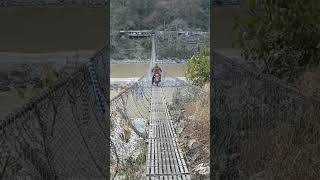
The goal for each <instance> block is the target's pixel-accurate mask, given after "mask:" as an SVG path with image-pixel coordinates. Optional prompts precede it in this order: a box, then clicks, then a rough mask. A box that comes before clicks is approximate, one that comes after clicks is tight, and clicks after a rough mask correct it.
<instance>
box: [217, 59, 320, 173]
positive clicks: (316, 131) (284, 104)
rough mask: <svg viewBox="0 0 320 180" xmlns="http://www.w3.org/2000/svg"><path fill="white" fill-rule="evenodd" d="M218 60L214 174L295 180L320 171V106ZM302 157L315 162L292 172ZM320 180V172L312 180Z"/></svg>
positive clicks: (270, 80)
mask: <svg viewBox="0 0 320 180" xmlns="http://www.w3.org/2000/svg"><path fill="white" fill-rule="evenodd" d="M214 56H215V58H214V64H213V68H214V72H213V73H214V75H213V80H214V81H213V85H214V90H213V92H214V93H213V94H212V96H214V101H213V102H212V106H213V107H214V108H213V112H212V117H211V118H212V123H213V126H214V129H213V130H212V131H213V133H214V136H213V137H212V139H213V140H212V145H213V150H214V159H215V160H214V161H212V163H214V164H213V165H212V167H215V169H214V171H213V172H215V173H216V174H220V175H221V176H222V177H225V178H227V179H249V178H250V177H251V176H252V175H254V174H256V173H259V172H261V171H269V170H274V171H276V170H277V169H278V171H277V172H279V171H280V172H281V173H276V172H273V173H274V175H275V179H283V178H284V177H286V178H288V176H290V177H291V178H289V179H294V178H297V177H300V178H301V177H302V176H301V173H300V175H299V172H302V171H303V170H302V169H306V168H309V169H308V170H306V171H305V172H307V171H311V170H312V169H313V168H314V167H319V165H318V164H317V162H319V160H320V157H319V155H316V156H313V155H311V154H319V151H318V150H317V148H316V147H319V143H316V139H319V138H320V128H319V127H320V126H319V125H320V124H319V121H318V120H319V119H320V101H319V100H317V99H314V98H308V97H305V96H304V95H303V94H302V93H300V92H299V91H298V90H297V89H294V88H292V87H290V86H288V85H286V84H285V83H283V82H281V81H279V80H275V79H274V78H271V77H268V76H266V75H261V74H258V73H255V72H253V71H251V70H249V69H247V68H246V67H245V66H243V65H241V64H240V63H237V62H235V61H233V60H231V59H229V58H227V57H224V56H222V55H220V54H214ZM304 138H305V139H304ZM303 139H304V140H303ZM277 144H278V145H277ZM297 152H304V153H303V154H304V158H306V157H310V158H313V159H314V160H313V161H311V162H310V163H303V161H299V162H297V163H296V164H295V166H291V164H290V163H289V161H290V160H289V159H292V158H294V157H295V156H297ZM305 153H309V154H308V155H307V154H305ZM301 156H302V155H301ZM280 159H282V160H280ZM297 161H298V160H297ZM280 162H281V163H283V167H286V168H283V167H281V165H280V164H279V163H280ZM285 163H287V164H285ZM289 172H290V173H289ZM293 172H297V174H294V173H293ZM285 173H287V175H286V176H282V175H284V174H285ZM289 174H290V175H289ZM319 175H320V174H319V171H315V172H313V173H312V175H310V176H309V178H311V179H312V178H314V177H319ZM300 178H298V179H300Z"/></svg>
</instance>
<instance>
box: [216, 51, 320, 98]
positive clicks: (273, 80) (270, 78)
mask: <svg viewBox="0 0 320 180" xmlns="http://www.w3.org/2000/svg"><path fill="white" fill-rule="evenodd" d="M213 53H214V54H218V55H220V56H222V57H224V62H227V63H229V64H233V65H236V66H239V67H241V69H242V70H244V71H245V72H246V73H248V74H249V75H252V76H253V77H256V78H257V79H258V80H260V81H263V82H269V83H274V84H277V85H279V86H280V87H282V88H284V89H288V90H290V91H292V92H294V93H296V94H298V95H300V96H301V97H303V98H305V99H309V100H311V101H313V102H316V103H319V104H320V98H318V97H314V96H313V97H307V96H306V95H305V94H303V93H302V92H301V91H299V89H297V88H295V87H294V86H293V85H290V84H288V83H286V82H284V81H282V80H281V79H278V78H275V77H274V76H271V75H268V74H261V73H258V72H256V71H254V70H252V69H249V68H248V67H246V66H244V65H242V64H241V63H240V62H237V61H234V60H232V58H230V57H228V56H226V55H223V54H222V53H219V52H216V51H213ZM214 62H215V61H214ZM214 67H215V64H214V63H213V68H214ZM213 79H215V76H214V75H213Z"/></svg>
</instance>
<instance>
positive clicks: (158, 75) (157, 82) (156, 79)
mask: <svg viewBox="0 0 320 180" xmlns="http://www.w3.org/2000/svg"><path fill="white" fill-rule="evenodd" d="M160 81H161V76H160V74H158V73H157V74H155V75H154V83H155V84H156V85H157V86H159V83H160Z"/></svg>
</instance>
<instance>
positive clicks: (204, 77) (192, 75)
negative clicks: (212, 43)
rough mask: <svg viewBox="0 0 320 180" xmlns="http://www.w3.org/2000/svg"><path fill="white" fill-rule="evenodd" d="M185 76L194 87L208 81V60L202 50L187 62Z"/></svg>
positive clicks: (207, 56)
mask: <svg viewBox="0 0 320 180" xmlns="http://www.w3.org/2000/svg"><path fill="white" fill-rule="evenodd" d="M185 76H186V78H187V79H188V80H191V81H192V83H193V84H194V85H197V86H202V85H204V83H206V82H208V81H210V60H209V55H208V54H207V53H206V50H205V49H204V48H201V49H200V52H199V53H197V54H195V55H193V56H192V57H191V59H190V60H188V61H187V67H186V72H185Z"/></svg>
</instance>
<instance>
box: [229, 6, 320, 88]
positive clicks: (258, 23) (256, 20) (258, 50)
mask: <svg viewBox="0 0 320 180" xmlns="http://www.w3.org/2000/svg"><path fill="white" fill-rule="evenodd" d="M247 4H248V16H246V17H244V18H242V19H238V20H237V22H236V24H235V25H236V26H235V29H236V30H237V31H238V33H239V34H238V35H239V37H238V44H239V45H240V47H241V48H242V50H243V55H244V58H245V59H250V60H254V61H256V62H257V64H258V65H259V66H260V68H261V71H262V72H263V73H266V74H272V75H275V76H277V77H279V78H281V79H284V80H287V81H288V82H294V81H296V80H297V78H299V77H300V76H301V74H302V73H303V72H305V71H306V70H308V69H310V68H313V67H316V66H317V65H319V62H320V58H319V57H320V51H319V50H320V49H319V48H320V42H319V39H320V25H319V24H320V11H319V8H320V1H319V0H305V1H296V0H289V1H288V0H262V1H259V3H257V1H256V0H247Z"/></svg>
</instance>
